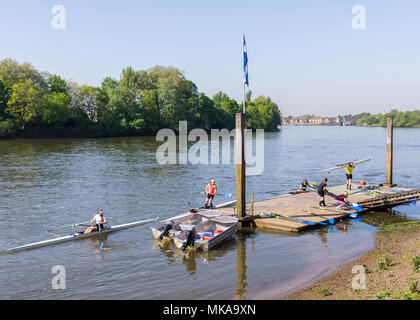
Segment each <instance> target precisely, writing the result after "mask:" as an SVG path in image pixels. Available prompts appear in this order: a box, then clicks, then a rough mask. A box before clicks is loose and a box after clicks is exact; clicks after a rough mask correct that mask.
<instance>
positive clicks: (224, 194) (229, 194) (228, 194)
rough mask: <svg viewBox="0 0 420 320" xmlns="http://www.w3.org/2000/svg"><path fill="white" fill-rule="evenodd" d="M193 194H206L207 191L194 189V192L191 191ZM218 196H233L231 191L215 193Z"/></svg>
mask: <svg viewBox="0 0 420 320" xmlns="http://www.w3.org/2000/svg"><path fill="white" fill-rule="evenodd" d="M191 193H192V194H206V193H205V192H195V191H193V192H191ZM215 195H216V196H221V195H223V196H224V197H225V198H231V197H232V194H231V193H216V194H215Z"/></svg>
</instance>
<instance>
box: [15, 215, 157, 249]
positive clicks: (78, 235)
mask: <svg viewBox="0 0 420 320" xmlns="http://www.w3.org/2000/svg"><path fill="white" fill-rule="evenodd" d="M157 220H158V218H157V217H156V218H153V219H147V220H141V221H135V222H130V223H125V224H120V225H116V226H104V228H103V229H102V230H101V233H102V234H104V233H110V232H114V231H118V230H124V229H128V228H133V227H137V226H141V225H143V224H146V223H150V222H155V221H157ZM83 231H84V230H83ZM83 231H80V232H75V233H72V234H70V235H67V236H63V237H58V238H55V239H49V240H44V241H39V242H34V243H30V244H27V245H23V246H19V247H15V248H11V249H8V250H7V251H9V252H11V251H19V250H25V249H32V248H38V247H43V246H48V245H51V244H56V243H61V242H66V241H70V240H76V239H84V238H87V237H91V236H95V235H99V232H98V231H93V232H91V233H87V234H83Z"/></svg>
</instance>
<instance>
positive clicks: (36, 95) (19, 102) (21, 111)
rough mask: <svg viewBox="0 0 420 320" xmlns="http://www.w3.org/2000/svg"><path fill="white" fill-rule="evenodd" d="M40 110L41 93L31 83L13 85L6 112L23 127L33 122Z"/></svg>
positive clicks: (22, 82) (27, 81)
mask: <svg viewBox="0 0 420 320" xmlns="http://www.w3.org/2000/svg"><path fill="white" fill-rule="evenodd" d="M40 109H41V93H40V91H39V90H37V89H36V88H35V86H34V85H33V84H32V82H31V81H29V80H26V81H21V82H18V83H16V84H14V85H13V87H12V95H11V96H10V99H9V101H8V102H7V108H6V112H8V113H9V114H11V115H12V116H13V117H15V118H16V119H17V120H18V122H19V124H20V125H21V126H22V127H23V126H24V125H25V124H27V123H29V122H30V121H31V120H33V119H34V118H35V117H36V116H37V115H38V114H39V112H40Z"/></svg>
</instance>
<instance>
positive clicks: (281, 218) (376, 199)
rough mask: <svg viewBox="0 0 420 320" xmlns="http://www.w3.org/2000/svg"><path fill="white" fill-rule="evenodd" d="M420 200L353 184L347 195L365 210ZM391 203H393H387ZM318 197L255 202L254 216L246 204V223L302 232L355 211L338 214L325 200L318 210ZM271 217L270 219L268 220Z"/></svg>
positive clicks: (410, 192)
mask: <svg viewBox="0 0 420 320" xmlns="http://www.w3.org/2000/svg"><path fill="white" fill-rule="evenodd" d="M328 190H329V191H330V192H332V193H334V194H336V195H339V194H343V193H344V191H346V186H345V185H341V186H335V187H328ZM419 197H420V190H414V189H410V188H401V187H391V188H387V187H381V186H366V187H363V188H359V186H358V185H356V184H353V186H352V190H350V191H349V201H350V202H353V203H361V204H362V203H365V204H366V207H365V206H364V207H363V208H364V209H366V210H369V209H373V208H375V206H376V207H381V208H383V207H386V206H388V207H391V206H393V205H397V204H402V203H408V202H410V201H413V199H418V198H419ZM389 199H391V200H392V199H393V200H392V201H388V200H389ZM319 200H320V197H319V195H318V194H317V193H316V192H304V193H296V194H286V195H283V196H279V197H275V198H270V199H266V200H262V201H257V202H254V212H253V214H252V212H251V211H252V210H250V207H251V204H250V203H248V204H247V209H248V210H247V214H248V215H247V217H246V218H247V219H252V220H253V221H254V222H255V224H256V226H257V227H266V228H274V229H278V230H283V231H290V232H301V231H303V230H305V229H308V228H311V227H316V226H322V225H326V224H328V223H329V222H332V220H331V219H334V221H337V220H341V219H344V218H347V217H348V216H349V215H350V214H351V213H355V212H357V211H355V210H353V209H351V210H339V209H338V208H337V204H335V203H334V201H335V199H334V198H332V197H330V196H326V197H325V202H326V205H327V206H326V207H324V208H320V207H319V206H318V203H319ZM223 211H224V212H226V213H228V214H234V211H235V209H234V208H225V209H223ZM267 215H271V216H267Z"/></svg>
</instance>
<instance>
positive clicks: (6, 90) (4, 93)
mask: <svg viewBox="0 0 420 320" xmlns="http://www.w3.org/2000/svg"><path fill="white" fill-rule="evenodd" d="M11 91H12V90H11V88H10V86H9V85H8V84H7V83H6V82H3V81H1V80H0V120H2V119H3V118H5V117H6V113H5V109H6V108H7V102H8V101H9V98H10V94H11Z"/></svg>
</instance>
